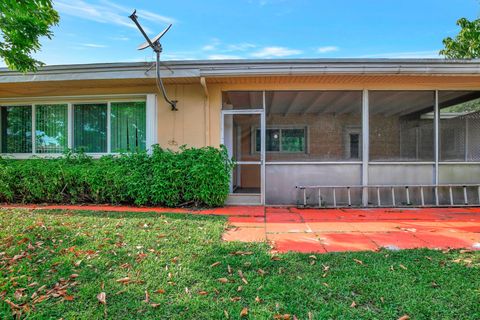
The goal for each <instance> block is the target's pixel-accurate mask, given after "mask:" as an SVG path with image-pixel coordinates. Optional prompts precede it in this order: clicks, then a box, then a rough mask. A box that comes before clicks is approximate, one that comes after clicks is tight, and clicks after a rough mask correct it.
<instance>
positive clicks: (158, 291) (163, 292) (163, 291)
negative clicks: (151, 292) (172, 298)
mask: <svg viewBox="0 0 480 320" xmlns="http://www.w3.org/2000/svg"><path fill="white" fill-rule="evenodd" d="M155 293H160V294H165V290H163V289H158V290H157V291H155Z"/></svg>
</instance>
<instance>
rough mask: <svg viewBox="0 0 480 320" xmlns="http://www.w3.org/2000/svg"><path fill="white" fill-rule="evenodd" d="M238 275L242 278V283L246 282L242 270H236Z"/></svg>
mask: <svg viewBox="0 0 480 320" xmlns="http://www.w3.org/2000/svg"><path fill="white" fill-rule="evenodd" d="M238 275H239V276H240V278H241V279H242V281H243V283H245V284H248V281H247V279H245V277H244V276H243V272H242V270H238Z"/></svg>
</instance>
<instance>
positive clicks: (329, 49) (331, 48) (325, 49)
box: [317, 46, 340, 53]
mask: <svg viewBox="0 0 480 320" xmlns="http://www.w3.org/2000/svg"><path fill="white" fill-rule="evenodd" d="M338 50H340V48H338V47H336V46H325V47H320V48H318V49H317V52H318V53H329V52H335V51H338Z"/></svg>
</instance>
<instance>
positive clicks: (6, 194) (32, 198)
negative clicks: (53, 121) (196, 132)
mask: <svg viewBox="0 0 480 320" xmlns="http://www.w3.org/2000/svg"><path fill="white" fill-rule="evenodd" d="M232 168H233V162H232V160H231V159H229V158H228V154H227V151H226V149H225V148H224V147H223V146H222V147H221V148H220V149H216V148H213V147H205V148H186V147H182V148H180V151H177V152H175V151H171V150H164V149H161V148H160V147H158V146H155V147H154V149H153V152H152V154H151V155H150V154H147V153H146V152H138V153H128V154H121V155H118V156H112V155H109V156H104V157H102V158H100V159H98V160H94V159H92V158H90V157H88V156H86V155H84V154H74V153H67V154H65V155H64V156H63V157H61V158H58V159H40V158H34V159H28V160H14V159H2V158H0V201H1V202H7V203H106V204H107V203H108V204H134V205H139V206H140V205H160V206H169V207H175V206H209V207H215V206H221V205H223V204H224V202H225V200H226V198H227V195H228V192H229V181H230V176H231V171H232Z"/></svg>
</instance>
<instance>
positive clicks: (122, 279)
mask: <svg viewBox="0 0 480 320" xmlns="http://www.w3.org/2000/svg"><path fill="white" fill-rule="evenodd" d="M116 281H117V282H119V283H123V284H128V283H130V278H129V277H125V278H121V279H117V280H116Z"/></svg>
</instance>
